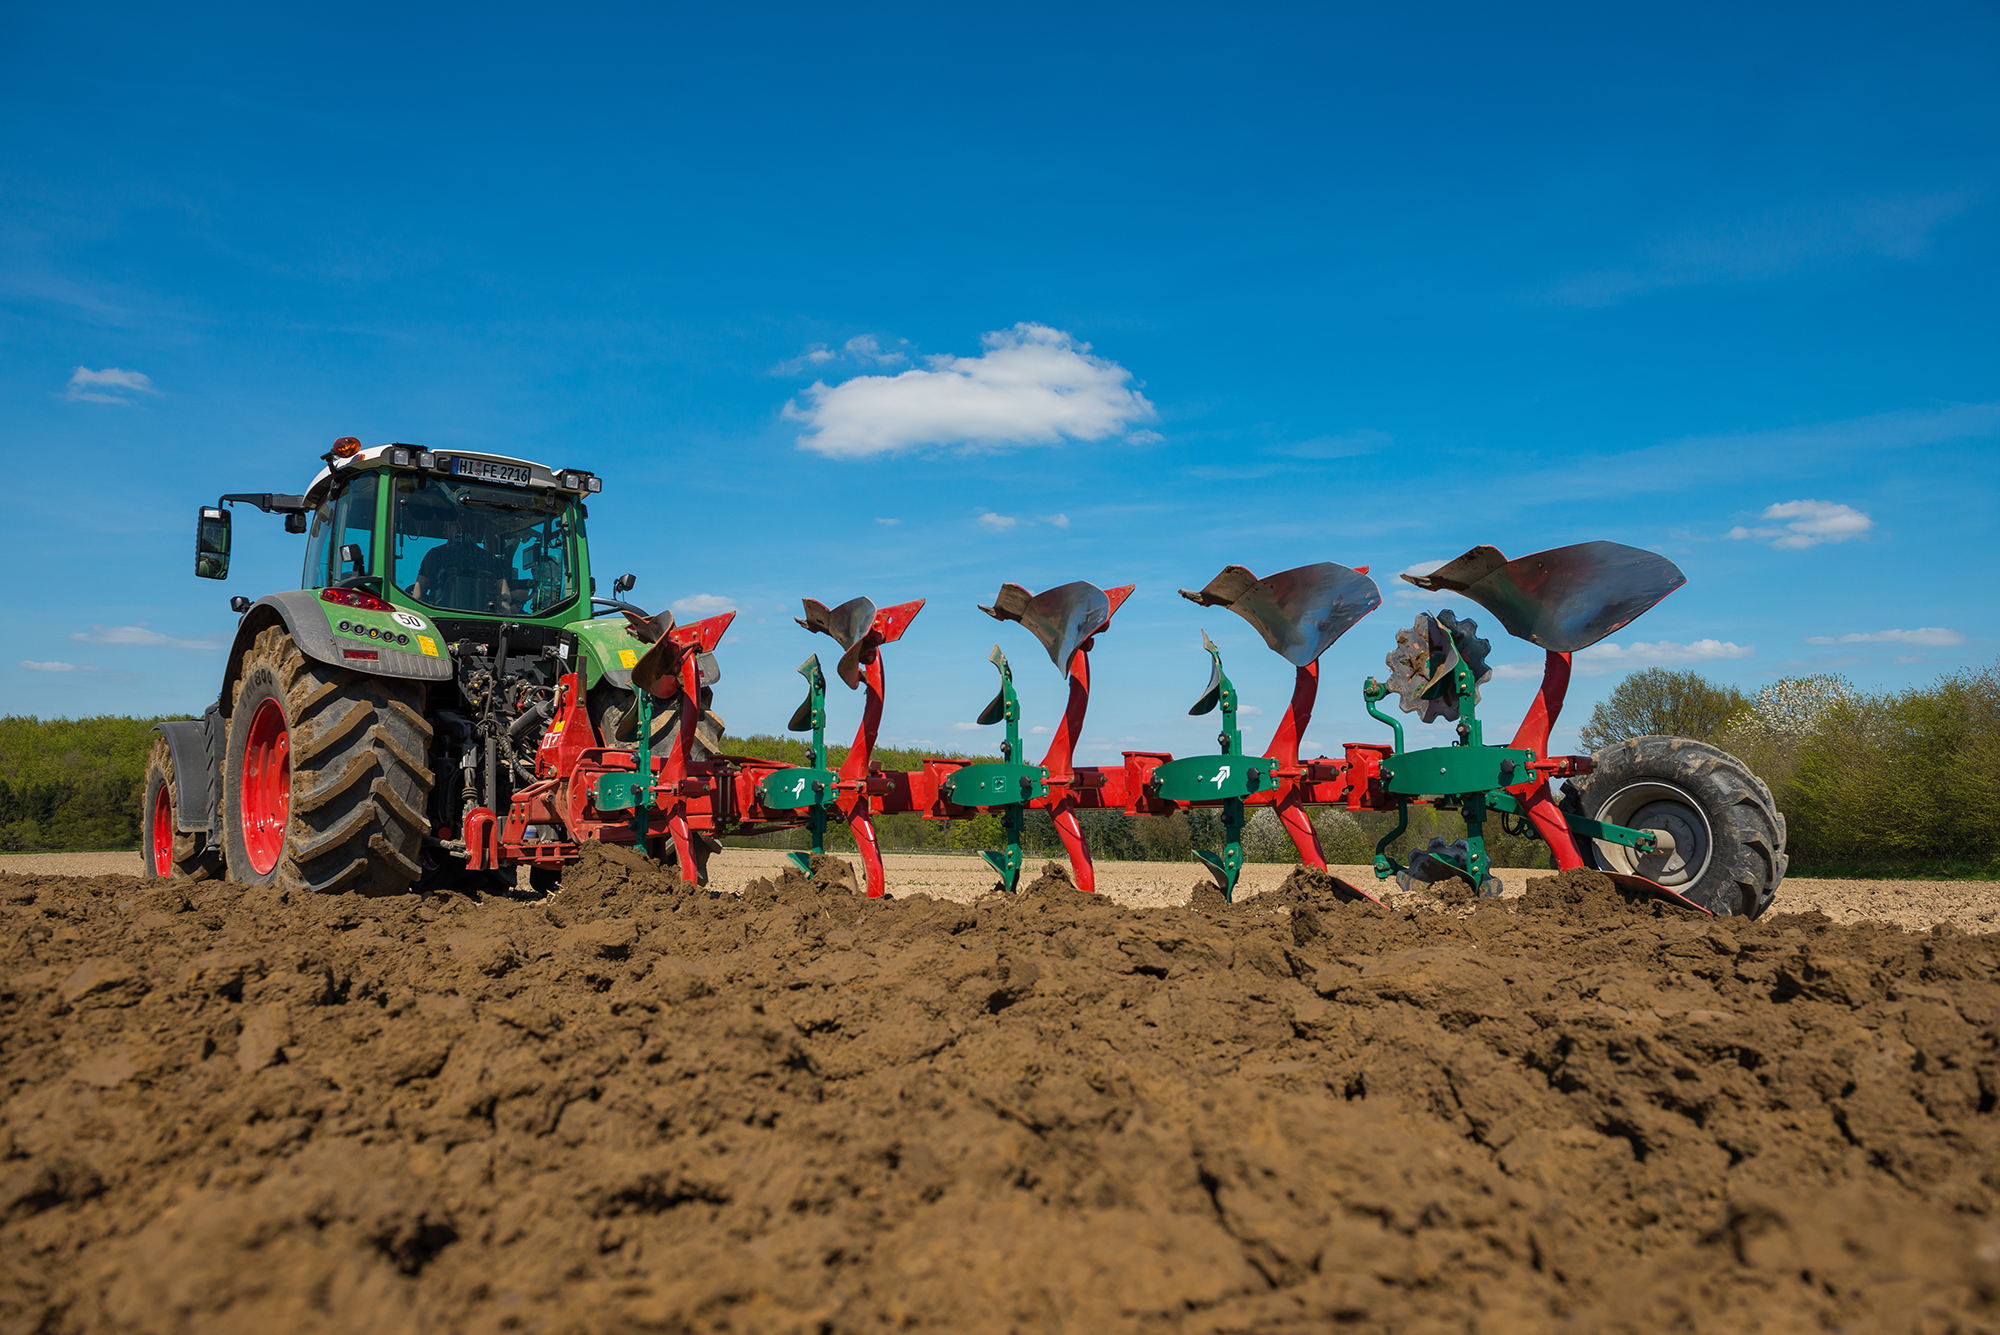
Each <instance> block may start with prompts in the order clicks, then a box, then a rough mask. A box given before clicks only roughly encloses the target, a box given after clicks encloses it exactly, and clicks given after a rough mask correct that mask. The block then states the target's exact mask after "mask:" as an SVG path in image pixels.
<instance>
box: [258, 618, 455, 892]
mask: <svg viewBox="0 0 2000 1335" xmlns="http://www.w3.org/2000/svg"><path fill="white" fill-rule="evenodd" d="M423 706H424V688H423V686H422V685H421V684H418V683H415V682H405V681H397V680H395V679H393V678H388V677H374V676H367V675H364V674H362V673H358V672H352V671H349V670H348V669H346V668H337V667H330V666H328V665H327V664H324V663H316V662H314V661H312V660H311V659H309V658H307V657H306V656H305V655H304V654H302V653H300V652H299V649H298V646H297V645H295V644H293V643H292V640H291V637H290V636H289V635H288V634H286V632H285V629H284V627H282V626H270V627H267V628H265V629H264V630H263V631H262V632H260V633H259V634H258V636H257V638H256V640H255V641H254V642H253V643H252V644H251V646H250V649H249V651H248V652H247V653H245V654H244V656H243V670H242V673H241V675H240V676H238V678H237V680H236V686H235V692H234V697H233V699H232V700H231V703H230V711H229V740H228V744H227V749H226V750H225V751H224V753H223V772H222V801H223V828H224V831H225V839H226V843H227V847H228V858H229V874H230V876H231V878H232V879H234V880H237V881H242V882H245V883H247V884H250V885H273V884H275V885H278V886H281V887H283V888H284V889H286V890H310V891H315V892H317V893H321V894H330V893H335V892H339V891H344V890H366V891H369V892H370V893H374V894H396V893H400V892H401V891H403V890H406V889H408V888H409V886H410V885H411V883H412V882H414V881H415V880H416V879H417V877H418V876H419V874H421V872H422V871H423V867H422V865H421V864H420V863H419V861H418V857H419V854H420V853H421V851H422V847H423V839H424V835H425V834H427V833H429V831H430V822H429V821H428V820H427V819H426V818H425V816H424V808H425V805H426V804H427V803H428V802H429V800H430V791H431V782H432V775H431V771H430V770H429V769H428V768H426V767H425V763H424V762H425V759H426V757H428V756H429V754H430V744H431V725H430V724H429V723H428V722H427V721H425V719H424V715H423Z"/></svg>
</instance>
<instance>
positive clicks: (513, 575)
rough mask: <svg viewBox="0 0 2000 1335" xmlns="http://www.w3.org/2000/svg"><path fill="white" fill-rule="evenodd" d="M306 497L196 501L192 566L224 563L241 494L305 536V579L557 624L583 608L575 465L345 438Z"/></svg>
mask: <svg viewBox="0 0 2000 1335" xmlns="http://www.w3.org/2000/svg"><path fill="white" fill-rule="evenodd" d="M324 458H325V459H326V465H327V466H326V467H325V468H324V469H322V470H321V471H320V473H319V476H317V477H315V478H314V479H313V481H312V485H311V486H309V487H308V488H307V489H306V492H305V494H304V495H302V496H280V495H274V494H254V495H228V496H224V497H222V498H221V499H220V500H218V501H217V502H216V504H215V505H213V506H204V507H203V508H202V512H201V517H200V520H199V521H198V523H197V526H196V555H195V573H196V574H197V575H199V576H201V577H202V578H205V579H223V578H226V577H227V576H228V573H229V546H230V535H229V527H230V522H229V521H230V511H229V510H228V509H227V508H226V507H227V506H229V505H230V504H232V503H235V502H239V501H241V502H248V503H250V504H253V505H255V506H257V508H258V509H260V510H264V511H266V512H273V513H280V514H283V515H284V516H285V527H286V528H287V529H288V530H290V531H292V532H295V533H297V532H302V533H305V534H307V539H306V553H305V568H304V570H303V572H302V575H301V578H300V587H301V588H304V589H358V590H362V591H365V592H367V593H370V594H373V595H374V596H375V597H377V598H379V599H381V600H383V601H384V602H386V603H390V604H394V605H400V606H406V607H409V608H410V609H411V610H413V611H419V612H423V613H427V614H429V615H431V616H432V617H433V618H436V619H445V620H449V621H452V622H460V621H474V620H509V621H530V622H539V623H541V624H542V625H544V626H560V625H564V624H567V623H570V622H574V621H580V620H584V619H587V618H588V617H589V616H590V614H591V605H590V602H589V601H588V600H589V597H590V594H591V593H592V592H593V590H592V589H591V581H590V569H589V556H588V551H587V548H586V545H585V541H584V536H583V521H584V517H585V515H586V514H587V513H588V510H587V508H586V505H585V498H586V497H588V496H590V495H592V494H594V493H596V492H597V491H599V490H600V489H601V487H602V483H601V482H600V481H599V480H598V479H597V478H596V477H595V476H593V475H592V474H590V473H588V472H584V471H582V470H580V469H562V470H555V469H550V468H548V467H546V466H544V465H542V464H537V463H531V462H529V461H526V460H521V459H509V458H504V457H501V456H498V455H491V454H482V453H474V452H471V451H443V450H424V449H419V448H417V447H416V446H414V445H402V444H392V445H379V446H375V447H373V448H369V449H363V448H362V447H361V445H360V443H359V442H358V441H356V440H355V439H353V438H352V437H344V438H343V439H341V440H340V441H339V442H337V443H336V444H335V445H334V447H333V449H332V450H330V451H328V452H327V454H326V455H325V456H324Z"/></svg>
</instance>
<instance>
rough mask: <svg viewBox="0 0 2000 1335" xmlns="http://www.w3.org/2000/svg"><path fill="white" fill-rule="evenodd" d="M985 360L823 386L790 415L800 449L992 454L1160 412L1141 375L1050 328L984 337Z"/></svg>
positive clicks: (955, 360)
mask: <svg viewBox="0 0 2000 1335" xmlns="http://www.w3.org/2000/svg"><path fill="white" fill-rule="evenodd" d="M980 341H981V343H982V344H984V346H985V348H986V351H985V352H983V353H981V354H980V355H979V356H977V357H953V356H950V355H949V354H945V355H939V356H935V357H926V358H925V359H924V360H925V361H926V362H928V363H929V369H928V370H925V369H916V368H913V369H911V370H908V371H904V372H902V373H901V374H900V375H893V376H889V375H862V376H856V377H854V378H853V379H852V380H846V381H842V382H841V383H840V384H837V385H827V384H824V383H822V382H819V381H815V382H814V383H813V384H812V386H811V387H810V388H808V389H807V390H806V391H805V393H804V394H803V395H802V396H801V398H803V399H804V401H805V406H804V407H800V406H799V402H798V401H797V400H794V401H792V402H789V403H787V404H786V405H785V409H784V415H785V417H786V418H787V419H789V420H792V421H798V422H804V423H805V424H806V431H805V434H803V435H801V436H800V437H799V447H800V448H801V449H807V450H814V451H816V452H818V453H820V454H825V455H829V456H831V457H833V458H836V459H865V458H869V457H871V456H873V455H878V454H897V453H901V452H903V451H905V450H914V449H921V448H923V447H925V446H932V445H955V444H964V445H969V446H976V447H981V448H988V449H997V448H1000V447H1003V446H1008V445H1059V444H1062V443H1063V442H1065V441H1068V440H1103V439H1104V438H1106V437H1107V436H1113V435H1118V434H1121V433H1123V432H1124V431H1125V428H1126V426H1127V425H1128V424H1129V423H1132V422H1143V421H1150V420H1152V419H1153V418H1154V417H1155V416H1157V414H1156V413H1155V411H1154V409H1153V405H1152V404H1150V403H1148V402H1147V401H1146V398H1145V396H1144V395H1142V394H1140V393H1139V392H1138V391H1137V390H1135V389H1131V388H1128V387H1127V384H1126V382H1127V381H1129V380H1131V378H1132V373H1131V372H1129V371H1127V370H1126V369H1125V368H1124V367H1122V366H1120V365H1118V364H1117V363H1116V362H1111V361H1106V360H1105V359H1104V358H1102V357H1094V356H1092V355H1091V353H1090V345H1089V344H1088V343H1080V342H1078V341H1077V340H1076V339H1074V338H1072V337H1070V335H1068V334H1066V333H1064V332H1063V331H1062V330H1060V329H1051V328H1049V327H1048V326H1047V325H1039V324H1017V325H1015V326H1014V327H1013V328H1012V329H1003V330H996V331H994V332H992V333H989V334H987V335H985V336H984V338H982V339H981V340H980Z"/></svg>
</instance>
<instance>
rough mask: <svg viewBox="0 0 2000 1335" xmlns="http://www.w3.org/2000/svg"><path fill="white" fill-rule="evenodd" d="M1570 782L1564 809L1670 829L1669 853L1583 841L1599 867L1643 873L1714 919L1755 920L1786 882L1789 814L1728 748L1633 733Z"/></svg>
mask: <svg viewBox="0 0 2000 1335" xmlns="http://www.w3.org/2000/svg"><path fill="white" fill-rule="evenodd" d="M1592 759H1593V760H1594V762H1595V768H1594V769H1593V771H1592V772H1591V774H1590V776H1589V777H1588V778H1585V779H1581V780H1578V779H1571V780H1570V781H1569V789H1568V792H1567V793H1565V794H1564V799H1563V806H1564V807H1565V809H1567V810H1570V811H1573V812H1576V813H1577V814H1579V815H1584V816H1589V817H1591V818H1592V819H1594V820H1600V821H1604V822H1605V823H1607V824H1611V825H1623V826H1626V827H1628V828H1631V829H1636V830H1666V831H1667V832H1668V833H1670V834H1672V835H1673V837H1674V849H1673V851H1672V852H1669V853H1645V852H1641V851H1639V850H1638V849H1635V848H1626V847H1624V846H1623V845H1620V844H1609V843H1605V842H1603V841H1601V840H1589V839H1580V840H1578V841H1577V842H1578V844H1579V846H1580V850H1581V852H1582V853H1583V857H1584V861H1585V862H1586V863H1588V864H1589V865H1591V866H1593V867H1595V868H1597V869H1598V870H1599V871H1610V872H1620V873H1623V874H1625V875H1633V876H1643V877H1645V878H1646V879H1647V880H1649V881H1654V882H1657V883H1658V884H1660V885H1664V886H1667V887H1668V888H1670V889H1673V890H1676V891H1679V892H1680V893H1681V894H1682V895H1685V896H1686V897H1687V898H1689V899H1691V900H1693V901H1694V902H1695V903H1697V904H1700V905H1701V906H1702V907H1703V908H1706V909H1708V910H1709V911H1710V912H1712V913H1714V914H1717V915H1718V916H1725V915H1727V916H1737V915H1740V916H1743V917H1748V918H1755V917H1758V916H1759V915H1761V914H1762V913H1763V912H1764V911H1765V910H1766V909H1768V908H1770V907H1771V901H1772V900H1773V899H1774V898H1776V896H1777V893H1778V884H1779V882H1781V881H1783V880H1784V879H1785V867H1786V864H1787V862H1788V861H1789V859H1788V858H1787V857H1786V856H1785V817H1784V813H1782V812H1781V811H1779V810H1778V807H1777V804H1776V803H1775V802H1774V801H1772V799H1771V790H1770V788H1769V787H1768V786H1766V784H1765V783H1764V781H1763V780H1762V779H1760V778H1758V777H1757V776H1756V775H1755V774H1752V773H1751V772H1750V768H1749V766H1747V765H1745V764H1744V763H1743V762H1742V761H1740V760H1738V759H1737V758H1736V757H1735V756H1732V755H1730V754H1729V753H1728V752H1726V751H1722V750H1718V749H1717V748H1715V747H1713V746H1710V745H1708V743H1706V742H1696V741H1690V740H1689V739H1687V738H1685V737H1633V738H1630V739H1629V740H1627V741H1624V742H1620V743H1619V744H1618V745H1616V746H1612V747H1607V748H1606V749H1604V750H1602V751H1599V752H1598V753H1597V754H1596V756H1594V757H1593V758H1592Z"/></svg>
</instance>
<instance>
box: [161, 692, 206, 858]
mask: <svg viewBox="0 0 2000 1335" xmlns="http://www.w3.org/2000/svg"><path fill="white" fill-rule="evenodd" d="M153 731H154V732H157V733H159V734H160V736H162V737H163V738H165V739H166V743H167V754H168V755H169V756H170V757H171V758H172V759H173V762H174V828H175V829H177V830H182V831H187V830H201V831H205V832H207V833H209V834H214V833H215V830H216V828H217V826H218V825H220V824H221V821H220V819H219V818H220V816H221V813H222V711H221V710H220V709H218V708H217V707H216V706H214V705H210V706H209V707H208V710H207V712H205V713H204V714H203V715H202V716H201V718H199V719H176V720H174V721H172V722H170V723H155V724H154V725H153ZM197 776H199V777H198V781H197Z"/></svg>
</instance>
